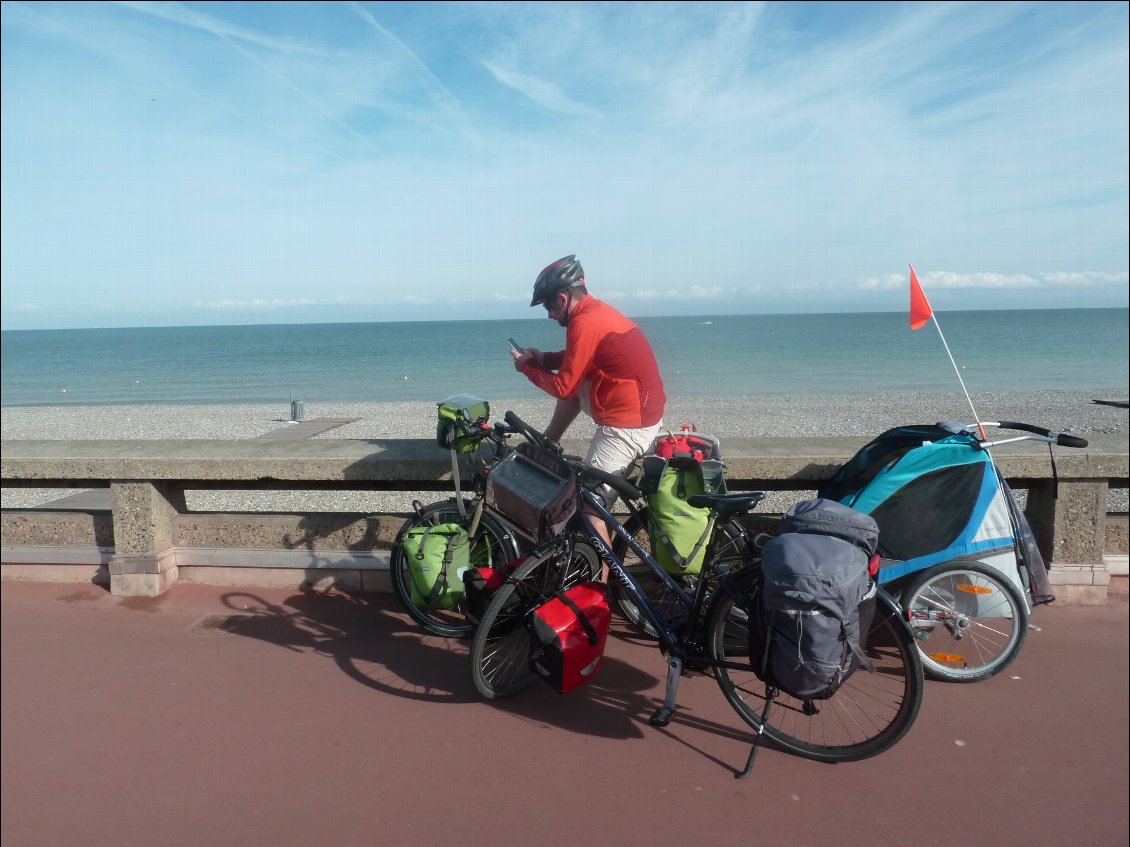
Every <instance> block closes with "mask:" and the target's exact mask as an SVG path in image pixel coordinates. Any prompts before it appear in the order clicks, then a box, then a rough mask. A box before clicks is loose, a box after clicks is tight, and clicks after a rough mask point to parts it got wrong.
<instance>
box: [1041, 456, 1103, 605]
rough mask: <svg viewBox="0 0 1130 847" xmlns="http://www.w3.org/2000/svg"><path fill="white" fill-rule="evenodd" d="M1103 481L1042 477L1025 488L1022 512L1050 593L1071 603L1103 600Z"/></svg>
mask: <svg viewBox="0 0 1130 847" xmlns="http://www.w3.org/2000/svg"><path fill="white" fill-rule="evenodd" d="M1107 490H1108V485H1107V483H1106V481H1105V480H1103V481H1096V480H1086V481H1080V480H1063V479H1061V480H1059V482H1058V483H1055V482H1054V481H1053V480H1045V481H1043V482H1040V483H1039V484H1038V485H1034V486H1032V487H1031V488H1030V489H1029V490H1028V505H1027V508H1026V509H1025V511H1026V512H1027V514H1028V520H1029V522H1030V523H1031V525H1032V532H1033V534H1034V535H1035V536H1036V541H1037V543H1038V544H1039V545H1040V553H1041V554H1042V555H1043V557H1044V560H1045V561H1046V562H1047V563H1048V567H1049V578H1050V579H1051V583H1052V587H1053V590H1054V591H1055V594H1056V597H1057V598H1059V599H1062V600H1065V601H1067V602H1069V603H1071V604H1072V605H1102V604H1104V603H1105V602H1106V594H1107V587H1108V586H1109V585H1110V572H1109V571H1107V568H1106V565H1105V564H1104V563H1103V552H1104V549H1105V543H1106V501H1107Z"/></svg>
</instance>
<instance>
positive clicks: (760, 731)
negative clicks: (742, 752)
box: [734, 696, 773, 779]
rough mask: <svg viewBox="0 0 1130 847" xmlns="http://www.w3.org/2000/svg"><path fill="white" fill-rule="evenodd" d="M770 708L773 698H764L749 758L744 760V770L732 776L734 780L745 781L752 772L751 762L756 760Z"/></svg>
mask: <svg viewBox="0 0 1130 847" xmlns="http://www.w3.org/2000/svg"><path fill="white" fill-rule="evenodd" d="M772 708H773V697H772V696H769V697H766V698H765V708H764V709H763V710H762V712H761V721H760V722H759V723H758V726H757V736H756V737H755V738H754V739H753V746H752V747H750V748H749V758H748V759H746V763H745V770H743V771H742V772H741V773H736V774H734V779H745V778H746V777H747V776H749V775H750V772H751V771H752V770H753V760H754V759H756V758H757V748H758V747H759V746H760V745H761V739H762V737H764V735H765V723H766V721H768V720H769V710H770V709H772Z"/></svg>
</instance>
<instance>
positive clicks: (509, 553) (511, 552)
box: [388, 498, 519, 638]
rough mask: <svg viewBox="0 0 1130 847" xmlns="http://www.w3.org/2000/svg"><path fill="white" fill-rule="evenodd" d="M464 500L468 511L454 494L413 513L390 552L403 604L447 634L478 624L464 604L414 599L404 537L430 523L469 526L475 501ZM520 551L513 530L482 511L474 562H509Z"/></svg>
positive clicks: (458, 634) (461, 633)
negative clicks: (444, 605) (434, 605)
mask: <svg viewBox="0 0 1130 847" xmlns="http://www.w3.org/2000/svg"><path fill="white" fill-rule="evenodd" d="M463 502H464V506H465V514H462V515H461V514H460V513H459V506H458V505H457V504H456V502H455V499H454V498H451V499H448V500H441V501H439V502H437V503H432V504H430V505H428V506H425V507H424V508H423V509H421V510H420V513H419V514H416V515H413V516H412V517H410V518H408V520H406V521H405V522H404V526H402V527H401V529H400V532H399V533H397V536H396V540H395V541H394V542H393V544H392V550H391V551H390V553H389V568H388V575H389V581H390V582H391V583H392V591H393V593H394V594H395V595H396V599H397V600H399V601H400V605H401V607H402V608H403V609H404V611H405V612H407V613H408V616H409V617H410V618H412V620H413V621H415V622H416V623H417V624H419V625H420V626H421V627H422V628H423V629H425V630H427V631H428V632H430V633H432V634H433V635H441V636H444V637H445V638H467V637H469V636H470V635H471V634H472V633H473V632H474V631H475V624H474V623H473V622H472V621H470V620H468V619H467V616H466V613H465V610H464V608H463V606H462V605H461V604H460V605H458V606H455V607H454V608H451V609H426V608H421V607H419V606H417V605H416V604H415V603H413V602H412V596H411V583H410V580H411V578H412V576H411V573H410V572H409V570H408V560H407V557H406V556H405V555H404V539H405V537H406V536H407V535H408V532H409V530H411V529H412V528H413V527H417V526H423V525H426V524H428V523H431V524H440V523H457V524H460V525H461V526H463V527H464V528H467V529H469V528H470V523H471V518H472V515H473V514H474V511H475V506H476V502H475V501H471V500H464V501H463ZM518 555H519V549H518V543H517V541H516V540H515V537H514V535H513V533H511V532H510V531H509V530H508V529H507V528H506V527H505V526H503V525H502V524H501V523H500V522H499V521H497V520H495V519H494V518H493V517H491V516H490V515H487V514H483V515H482V516H481V517H480V520H479V527H478V532H477V537H476V541H475V543H473V544H472V545H471V564H472V565H474V566H487V565H490V564H498V563H501V562H509V561H513V560H514V559H516V558H518Z"/></svg>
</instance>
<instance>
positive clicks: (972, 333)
mask: <svg viewBox="0 0 1130 847" xmlns="http://www.w3.org/2000/svg"><path fill="white" fill-rule="evenodd" d="M1128 318H1130V315H1128V310H1127V309H1124V308H1123V309H1066V310H1063V309H1042V310H1023V311H1003V310H1002V311H963V312H948V313H938V315H937V325H938V326H940V327H941V330H942V333H944V339H943V336H942V334H941V333H939V332H938V330H937V328H936V326H935V324H933V323H928V324H927V325H926V326H924V327H922V328H921V329H919V330H912V329H911V328H910V326H909V321H908V317H907V314H906V313H905V312H897V313H895V312H882V313H854V314H822V315H695V316H669V317H647V318H640V319H638V320H637V323H638V324H639V325H640V327H641V328H642V329H643V330H644V332H645V333H646V334H647V336H648V338H649V339H650V340H651V343H652V346H653V347H654V349H655V353H656V358H657V359H658V361H659V366H660V371H661V373H662V375H663V379H664V383H665V385H666V389H667V394H668V395H669V396H672V397H675V396H679V397H693V396H713V397H726V396H747V395H761V394H875V393H890V392H893V393H917V392H950V391H960V390H961V383H960V382H959V381H958V376H959V375H960V377H961V379H962V381H964V384H965V386H966V388H967V390H969V391H970V392H978V391H1042V390H1049V389H1079V388H1086V389H1108V390H1109V391H1110V392H1112V396H1114V395H1115V394H1117V396H1121V397H1125V396H1126V390H1127V385H1128V382H1130V380H1128V374H1127V371H1128V364H1127V362H1128V355H1127V326H1128V324H1130V320H1128ZM508 337H513V338H514V339H515V340H516V341H517V342H518V343H519V344H521V345H523V346H532V347H537V348H539V349H542V350H559V349H561V348H562V347H563V346H564V330H563V329H562V328H561V327H559V326H557V324H556V323H554V322H552V321H549V320H546V319H544V318H543V319H538V320H530V319H527V320H491V321H454V322H403V323H334V324H285V325H284V324H276V325H254V326H183V327H153V328H129V329H67V330H7V331H4V332H2V333H0V352H2V358H0V370H2V386H0V405H3V406H5V407H11V406H39V405H50V406H57V405H71V404H75V405H111V404H114V405H116V404H126V405H130V404H139V405H166V404H171V405H178V404H192V405H196V404H212V403H215V404H258V403H279V402H287V401H294V400H301V401H304V402H309V403H386V402H403V401H423V400H428V401H439V400H442V399H443V398H445V397H448V396H451V395H454V394H464V393H469V394H474V395H477V396H479V397H483V398H486V399H490V400H497V399H517V398H524V397H540V396H544V395H541V394H540V393H539V392H538V390H537V389H535V388H534V387H533V386H532V385H531V384H530V383H529V382H528V381H527V380H526V379H525V378H523V377H522V376H521V375H520V374H518V373H516V372H515V371H514V368H513V365H512V363H511V359H510V355H509V352H508V348H507V344H506V339H507V338H508ZM947 348H948V352H947ZM951 355H952V361H951Z"/></svg>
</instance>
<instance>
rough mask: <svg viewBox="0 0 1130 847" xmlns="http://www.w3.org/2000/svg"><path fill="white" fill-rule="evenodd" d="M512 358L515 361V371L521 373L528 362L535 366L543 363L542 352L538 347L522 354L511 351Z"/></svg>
mask: <svg viewBox="0 0 1130 847" xmlns="http://www.w3.org/2000/svg"><path fill="white" fill-rule="evenodd" d="M510 356H511V358H513V359H514V370H516V371H521V370H522V368H523V367H524V366H525V364H526V362H533V363H534V364H535V365H536V364H538V363H540V362H541V350H539V349H537V348H536V347H527V348H526V349H525V350H523V351H522V352H521V353H515V352H514V351H513V350H511V351H510Z"/></svg>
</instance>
